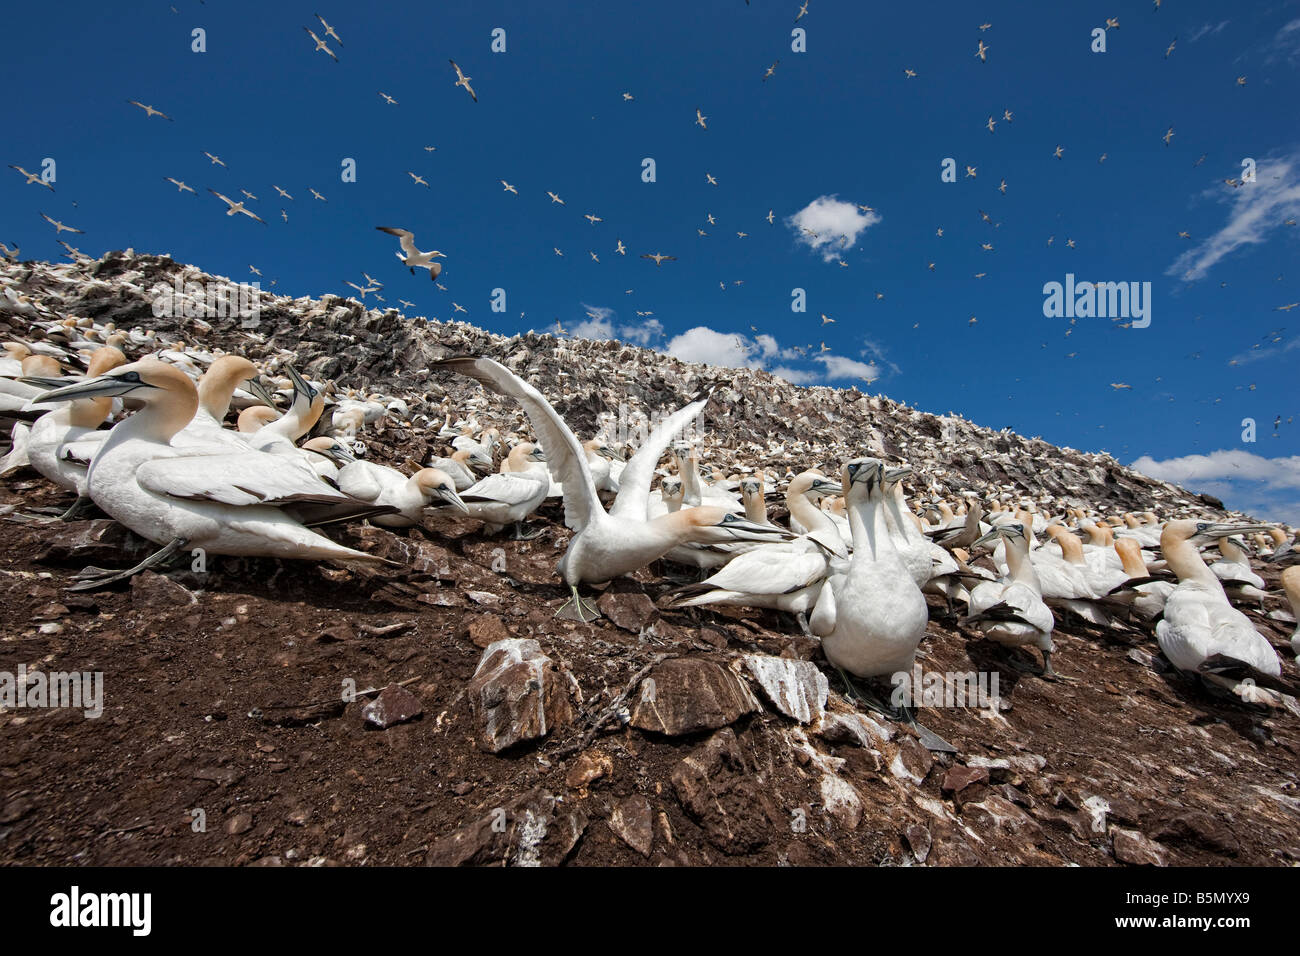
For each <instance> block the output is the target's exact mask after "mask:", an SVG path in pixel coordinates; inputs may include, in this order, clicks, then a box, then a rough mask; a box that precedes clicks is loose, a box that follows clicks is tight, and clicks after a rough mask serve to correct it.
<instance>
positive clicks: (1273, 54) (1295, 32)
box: [1264, 17, 1300, 66]
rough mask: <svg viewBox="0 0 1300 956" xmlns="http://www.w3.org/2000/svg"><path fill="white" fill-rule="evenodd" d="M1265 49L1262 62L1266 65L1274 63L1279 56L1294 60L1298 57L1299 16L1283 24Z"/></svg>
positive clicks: (1299, 46)
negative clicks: (1265, 53)
mask: <svg viewBox="0 0 1300 956" xmlns="http://www.w3.org/2000/svg"><path fill="white" fill-rule="evenodd" d="M1265 50H1266V51H1267V55H1266V56H1265V58H1264V63H1265V65H1267V66H1271V65H1272V64H1273V63H1276V62H1277V60H1278V59H1279V58H1283V59H1286V60H1294V59H1296V58H1297V57H1300V17H1297V18H1296V19H1294V20H1291V21H1290V22H1288V23H1286V24H1284V25H1283V26H1282V29H1280V30H1278V31H1277V36H1275V37H1273V40H1272V42H1271V43H1269V45H1268V46H1267V47H1265Z"/></svg>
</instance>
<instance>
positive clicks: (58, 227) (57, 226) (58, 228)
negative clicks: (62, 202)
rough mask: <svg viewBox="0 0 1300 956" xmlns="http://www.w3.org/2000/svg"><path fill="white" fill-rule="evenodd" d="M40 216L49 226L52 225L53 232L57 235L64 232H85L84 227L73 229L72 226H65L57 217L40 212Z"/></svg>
mask: <svg viewBox="0 0 1300 956" xmlns="http://www.w3.org/2000/svg"><path fill="white" fill-rule="evenodd" d="M41 218H42V219H44V220H45V221H46V222H48V223H49V224H50V225H51V226H53V227H54V234H55V235H56V236H57V235H60V234H61V233H64V232H76V233H84V232H85V230H84V229H74V228H73V227H72V226H65V225H64V224H63V223H61V222H59V221H58V220H57V219H51V218H50V217H49V216H47V215H45V213H41Z"/></svg>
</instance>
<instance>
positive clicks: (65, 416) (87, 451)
mask: <svg viewBox="0 0 1300 956" xmlns="http://www.w3.org/2000/svg"><path fill="white" fill-rule="evenodd" d="M125 364H126V356H125V355H123V354H122V352H121V350H120V349H117V348H114V347H113V346H111V345H106V346H104V347H102V348H99V349H96V350H95V354H94V355H93V356H91V359H90V365H89V367H88V368H87V370H86V377H87V378H96V377H98V376H100V375H103V374H105V373H106V372H109V371H111V370H112V369H114V368H117V367H118V366H119V365H125ZM38 401H39V400H38ZM111 410H112V399H111V398H108V397H100V398H84V399H81V400H79V401H73V402H68V403H67V404H65V405H60V406H59V407H58V408H56V409H54V410H53V411H50V412H46V413H45V414H44V415H42V416H41V417H40V418H38V419H37V420H36V421H35V422H33V423H32V430H31V434H30V436H29V438H28V449H27V454H28V458H29V459H30V461H31V466H32V467H33V468H35V469H36V470H37V471H38V472H40V473H41V474H42V475H43V476H45V478H46V479H48V480H49V481H52V482H53V483H54V484H56V485H58V486H59V487H60V488H62V489H64V490H65V491H73V492H76V493H77V495H78V501H77V503H76V504H74V505H73V507H72V508H71V509H69V510H68V511H67V512H66V513H65V514H64V518H65V519H68V520H70V519H71V518H72V517H73V516H74V515H75V514H76V513H77V511H78V510H79V508H78V506H79V505H84V504H87V503H88V501H83V500H82V499H85V498H86V469H87V467H88V465H89V464H90V459H91V458H92V457H93V455H94V452H95V451H98V448H99V444H100V443H102V442H103V441H104V439H105V438H107V437H108V432H107V431H97V429H98V428H99V426H100V425H102V424H103V423H104V420H105V419H106V418H108V416H109V414H110V412H111ZM74 443H77V444H78V446H79V447H78V450H77V451H76V452H75V453H73V454H65V448H66V446H68V445H72V444H74Z"/></svg>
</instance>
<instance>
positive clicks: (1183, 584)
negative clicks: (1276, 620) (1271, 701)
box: [1156, 518, 1282, 693]
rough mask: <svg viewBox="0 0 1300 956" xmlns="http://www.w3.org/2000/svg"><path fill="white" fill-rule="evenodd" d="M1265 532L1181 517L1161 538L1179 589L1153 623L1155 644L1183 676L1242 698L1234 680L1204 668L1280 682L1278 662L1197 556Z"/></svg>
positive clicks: (1247, 619) (1266, 644)
mask: <svg viewBox="0 0 1300 956" xmlns="http://www.w3.org/2000/svg"><path fill="white" fill-rule="evenodd" d="M1263 530H1267V525H1231V524H1219V523H1216V522H1211V521H1194V520H1192V519H1189V518H1184V519H1181V520H1178V521H1170V522H1168V523H1167V524H1166V525H1165V530H1164V533H1163V534H1162V535H1161V537H1160V549H1161V551H1163V552H1164V556H1165V560H1166V561H1168V562H1169V568H1170V569H1171V570H1172V571H1173V572H1174V574H1176V575H1178V586H1177V587H1176V588H1174V591H1173V593H1172V594H1170V595H1169V600H1168V601H1166V602H1165V616H1164V619H1163V620H1161V621H1160V622H1159V623H1158V624H1156V640H1157V641H1158V642H1159V644H1160V650H1162V651H1163V652H1164V654H1165V657H1167V658H1169V662H1170V663H1171V664H1173V665H1174V666H1175V667H1176V668H1178V669H1179V670H1181V671H1188V672H1191V673H1202V674H1204V676H1206V678H1207V679H1209V680H1212V681H1214V682H1215V683H1218V684H1221V685H1223V686H1227V687H1229V688H1230V689H1232V690H1234V691H1235V692H1239V693H1240V688H1239V686H1238V684H1237V682H1236V681H1234V680H1230V679H1224V678H1222V677H1220V676H1219V675H1217V674H1206V673H1205V670H1204V665H1206V662H1207V661H1210V662H1211V666H1213V664H1214V663H1215V661H1214V659H1215V658H1220V657H1222V658H1228V659H1231V660H1232V661H1235V662H1240V663H1241V664H1245V665H1246V666H1247V668H1249V669H1251V670H1254V671H1258V672H1260V673H1262V674H1265V675H1268V676H1271V677H1278V676H1279V675H1280V674H1281V673H1282V665H1281V662H1280V661H1278V658H1277V653H1276V652H1275V651H1274V650H1273V646H1272V645H1271V644H1269V642H1268V641H1267V640H1266V639H1265V638H1264V637H1263V635H1261V634H1260V633H1259V632H1258V631H1256V630H1255V628H1254V626H1253V625H1252V624H1251V623H1250V619H1249V618H1248V617H1246V615H1244V614H1242V613H1241V612H1240V611H1238V610H1237V609H1236V608H1234V607H1233V606H1232V605H1231V604H1229V603H1228V596H1227V595H1226V594H1225V593H1224V591H1223V585H1222V584H1220V583H1219V579H1218V578H1217V577H1215V576H1214V574H1213V573H1212V572H1211V571H1210V569H1209V568H1208V567H1206V565H1205V562H1204V561H1203V560H1202V559H1201V556H1200V554H1198V553H1197V550H1196V548H1197V546H1203V545H1207V544H1210V543H1212V542H1214V541H1217V540H1218V539H1220V538H1224V537H1227V536H1228V535H1232V534H1248V533H1251V532H1254V531H1263Z"/></svg>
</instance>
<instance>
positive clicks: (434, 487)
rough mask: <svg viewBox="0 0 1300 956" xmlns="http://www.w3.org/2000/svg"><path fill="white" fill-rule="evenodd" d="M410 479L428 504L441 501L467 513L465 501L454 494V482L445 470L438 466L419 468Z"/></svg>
mask: <svg viewBox="0 0 1300 956" xmlns="http://www.w3.org/2000/svg"><path fill="white" fill-rule="evenodd" d="M411 480H412V481H413V482H415V486H416V487H417V488H418V489H420V493H421V494H423V495H424V497H425V500H426V501H428V502H429V503H430V504H433V503H435V502H439V501H441V502H443V503H445V504H449V505H451V506H453V507H454V508H456V509H457V510H459V511H463V512H465V513H466V514H468V513H469V508H468V507H467V506H466V504H465V502H463V501H462V500H461V498H460V495H458V494H456V483H455V482H454V481H452V480H451V478H450V477H448V475H447V474H446V472H444V471H441V470H440V469H438V468H421V469H420V470H419V471H417V472H416V473H415V474H414V475H412V476H411Z"/></svg>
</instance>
